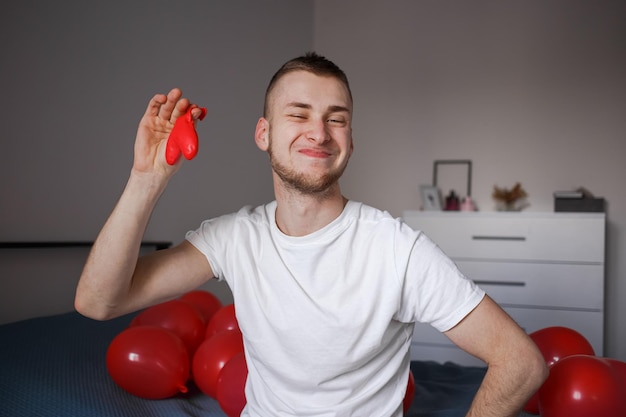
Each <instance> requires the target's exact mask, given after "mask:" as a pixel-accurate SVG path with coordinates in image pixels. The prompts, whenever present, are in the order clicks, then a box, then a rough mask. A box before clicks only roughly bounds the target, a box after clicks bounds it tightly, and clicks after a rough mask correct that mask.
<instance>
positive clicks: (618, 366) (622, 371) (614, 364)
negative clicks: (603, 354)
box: [604, 358, 626, 397]
mask: <svg viewBox="0 0 626 417" xmlns="http://www.w3.org/2000/svg"><path fill="white" fill-rule="evenodd" d="M604 360H605V361H607V363H608V364H609V365H610V366H611V368H613V370H614V371H615V372H616V373H617V375H618V376H619V378H620V380H621V381H622V387H624V397H626V362H623V361H619V360H617V359H611V358H604Z"/></svg>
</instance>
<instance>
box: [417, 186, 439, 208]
mask: <svg viewBox="0 0 626 417" xmlns="http://www.w3.org/2000/svg"><path fill="white" fill-rule="evenodd" d="M420 196H421V197H422V209H423V210H427V211H436V210H441V209H442V207H443V204H442V201H441V192H440V191H439V188H438V187H436V186H434V185H420Z"/></svg>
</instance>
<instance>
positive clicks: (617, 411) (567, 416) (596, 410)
mask: <svg viewBox="0 0 626 417" xmlns="http://www.w3.org/2000/svg"><path fill="white" fill-rule="evenodd" d="M539 412H540V414H541V416H542V417H589V416H593V417H616V416H626V401H624V387H623V385H622V384H621V379H620V377H619V375H618V374H617V372H616V371H615V370H614V369H613V368H612V367H611V365H610V364H609V363H608V362H607V361H605V360H603V359H602V358H597V357H595V356H590V355H572V356H568V357H567V358H563V359H561V360H559V361H558V362H556V363H555V364H554V365H552V367H551V368H550V376H548V379H547V380H546V382H545V383H544V384H543V386H542V387H541V388H540V389H539Z"/></svg>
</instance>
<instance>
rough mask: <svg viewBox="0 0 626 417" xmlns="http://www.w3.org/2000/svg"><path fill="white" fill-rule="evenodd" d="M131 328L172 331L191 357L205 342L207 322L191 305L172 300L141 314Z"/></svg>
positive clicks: (134, 320) (149, 308)
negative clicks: (142, 327)
mask: <svg viewBox="0 0 626 417" xmlns="http://www.w3.org/2000/svg"><path fill="white" fill-rule="evenodd" d="M130 325H131V326H158V327H163V328H164V329H168V330H171V331H172V332H174V334H176V335H178V337H180V338H181V339H182V341H183V342H184V343H185V346H187V350H188V352H189V357H190V358H191V357H193V354H194V352H195V351H196V349H197V348H198V346H199V345H200V343H202V341H203V340H204V328H205V322H204V319H203V318H202V314H200V312H199V311H198V310H196V309H195V308H194V307H192V306H191V305H190V304H189V303H187V302H185V301H182V300H172V301H167V302H165V303H161V304H156V305H154V306H152V307H148V308H147V309H145V310H144V311H142V312H141V313H139V314H138V315H137V316H136V317H135V318H134V319H133V321H132V322H131V324H130Z"/></svg>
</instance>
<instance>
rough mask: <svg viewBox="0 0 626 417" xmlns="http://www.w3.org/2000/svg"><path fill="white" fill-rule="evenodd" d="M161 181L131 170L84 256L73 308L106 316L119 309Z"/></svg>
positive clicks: (158, 194)
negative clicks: (109, 212) (84, 261)
mask: <svg viewBox="0 0 626 417" xmlns="http://www.w3.org/2000/svg"><path fill="white" fill-rule="evenodd" d="M164 187H165V185H164V184H163V183H161V182H159V181H156V180H154V179H153V178H152V177H148V176H145V175H136V174H131V176H130V178H129V180H128V183H127V184H126V188H125V189H124V192H123V193H122V195H121V197H120V200H119V201H118V203H117V205H116V206H115V208H114V210H113V212H112V213H111V215H110V217H109V218H108V220H107V222H106V223H105V225H104V227H103V228H102V230H101V232H100V234H99V235H98V238H97V239H96V241H95V243H94V245H93V248H92V249H91V252H90V254H89V257H88V258H87V261H86V263H85V267H84V269H83V272H82V274H81V277H80V280H79V283H78V286H77V289H76V299H75V306H76V309H77V310H78V311H79V312H80V313H82V314H84V315H86V316H89V317H92V318H96V319H107V318H110V317H112V316H115V315H118V314H120V313H123V312H124V311H119V312H118V309H122V310H123V306H122V304H123V302H124V300H125V298H126V296H127V295H128V293H129V290H130V287H131V282H132V277H133V273H134V270H135V266H136V263H137V257H138V254H139V247H140V244H141V240H142V238H143V234H144V232H145V229H146V227H147V224H148V220H149V218H150V215H151V213H152V211H153V209H154V206H155V205H156V202H157V200H158V198H159V196H160V195H161V193H162V191H163V189H164Z"/></svg>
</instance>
